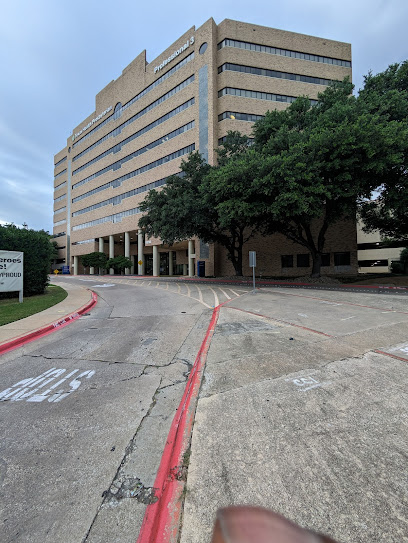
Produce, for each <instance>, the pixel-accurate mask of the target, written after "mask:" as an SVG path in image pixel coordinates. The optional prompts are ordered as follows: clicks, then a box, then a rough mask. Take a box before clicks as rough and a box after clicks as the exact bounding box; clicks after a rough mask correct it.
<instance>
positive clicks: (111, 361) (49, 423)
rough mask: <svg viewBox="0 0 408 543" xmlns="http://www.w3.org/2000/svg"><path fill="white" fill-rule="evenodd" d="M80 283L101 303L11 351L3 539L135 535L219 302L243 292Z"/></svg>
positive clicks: (0, 457)
mask: <svg viewBox="0 0 408 543" xmlns="http://www.w3.org/2000/svg"><path fill="white" fill-rule="evenodd" d="M71 281H76V282H77V283H78V284H80V285H82V286H86V287H91V288H92V289H93V290H95V291H96V292H97V294H98V304H97V306H96V308H94V309H93V310H92V312H91V313H90V314H88V315H84V316H83V317H81V318H80V319H79V320H78V321H76V322H75V323H72V324H71V325H70V326H68V327H66V328H64V329H62V330H58V331H57V332H55V333H53V334H51V335H50V336H47V337H45V338H43V339H41V340H38V341H36V342H33V343H31V344H29V345H27V346H26V347H23V348H20V349H17V350H15V351H13V352H11V353H8V354H6V355H4V356H2V357H1V359H0V382H1V389H0V393H1V392H2V391H4V390H5V389H10V392H11V393H13V394H12V395H11V396H9V398H8V400H6V401H0V421H1V423H0V426H1V438H0V502H1V505H0V540H1V541H2V542H3V543H9V542H10V543H11V542H14V541H18V542H30V543H37V542H38V543H39V542H42V543H45V542H53V543H57V542H64V543H70V542H72V543H78V542H80V541H86V542H87V543H91V542H92V543H94V542H102V541H103V542H107V541H121V542H122V543H124V542H127V541H129V542H130V541H132V542H134V541H135V539H136V537H137V534H138V532H139V528H140V525H141V521H142V518H143V514H144V511H145V508H146V504H147V503H149V500H150V498H151V488H152V485H153V482H154V479H155V475H156V472H157V468H158V464H159V461H160V458H161V454H162V450H163V447H164V443H165V439H166V436H167V433H168V430H169V427H170V424H171V421H172V419H173V416H174V413H175V410H176V408H177V406H178V404H179V401H180V398H181V396H182V392H183V390H184V386H185V381H186V379H187V376H188V372H189V370H190V368H191V365H192V364H193V362H194V359H195V356H196V354H197V351H198V349H199V346H200V344H201V342H202V340H203V336H204V334H205V331H206V329H207V326H208V322H209V318H210V316H211V306H212V305H214V304H215V303H218V302H219V301H224V300H226V299H230V298H231V297H235V295H236V294H239V292H236V291H234V292H235V294H233V293H232V292H231V291H229V290H219V289H218V288H217V287H210V288H206V289H203V290H202V291H201V290H199V289H197V288H195V287H193V286H191V287H189V286H187V287H184V286H178V285H177V284H174V285H171V288H170V289H169V287H168V285H163V286H161V285H160V283H157V284H155V285H153V287H154V288H152V287H151V286H149V284H148V282H146V283H143V284H142V283H138V285H137V287H135V286H134V285H133V284H129V283H127V282H126V281H125V280H124V279H123V280H122V279H117V278H116V279H115V280H114V281H115V282H110V283H108V282H106V280H104V281H103V282H100V281H99V282H98V281H96V280H93V279H91V280H90V279H89V278H88V279H87V278H82V279H81V278H80V279H71ZM143 287H146V288H143ZM238 290H239V289H238ZM35 388H38V390H37V391H36V392H35V391H34V389H35Z"/></svg>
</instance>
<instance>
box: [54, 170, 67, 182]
mask: <svg viewBox="0 0 408 543" xmlns="http://www.w3.org/2000/svg"><path fill="white" fill-rule="evenodd" d="M66 171H67V169H66V168H65V170H62V172H60V173H57V175H54V181H55V180H56V179H57V177H60V175H63V174H64V173H65V172H66Z"/></svg>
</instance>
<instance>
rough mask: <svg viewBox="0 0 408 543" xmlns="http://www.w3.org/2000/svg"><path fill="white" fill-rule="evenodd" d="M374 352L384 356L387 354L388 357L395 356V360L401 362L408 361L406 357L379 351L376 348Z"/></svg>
mask: <svg viewBox="0 0 408 543" xmlns="http://www.w3.org/2000/svg"><path fill="white" fill-rule="evenodd" d="M374 352H375V353H377V354H383V355H385V356H389V357H390V358H395V359H396V360H402V361H403V362H408V358H404V357H402V356H397V355H396V354H391V353H386V352H385V351H379V350H378V349H374Z"/></svg>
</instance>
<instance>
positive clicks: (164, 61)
mask: <svg viewBox="0 0 408 543" xmlns="http://www.w3.org/2000/svg"><path fill="white" fill-rule="evenodd" d="M193 43H194V36H191V38H190V39H189V40H187V41H186V43H185V44H184V45H182V46H181V47H180V49H177V51H174V53H172V54H171V55H170V56H169V57H168V58H166V59H165V60H163V62H162V63H161V64H160V65H159V66H156V67H155V68H154V73H157V72H159V71H160V70H161V69H163V68H164V67H165V66H167V64H168V63H169V62H171V61H172V60H174V59H175V58H176V57H178V56H179V54H180V53H182V52H183V51H185V50H186V49H187V48H188V46H189V45H193Z"/></svg>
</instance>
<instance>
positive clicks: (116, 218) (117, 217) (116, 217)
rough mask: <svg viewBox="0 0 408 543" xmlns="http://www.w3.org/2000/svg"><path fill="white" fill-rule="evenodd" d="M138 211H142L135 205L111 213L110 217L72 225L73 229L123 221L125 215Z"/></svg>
mask: <svg viewBox="0 0 408 543" xmlns="http://www.w3.org/2000/svg"><path fill="white" fill-rule="evenodd" d="M138 213H141V211H140V209H139V208H138V207H135V208H133V209H128V210H127V211H121V212H120V213H115V215H109V216H108V217H102V218H100V219H95V220H93V221H89V222H84V223H82V224H77V225H76V226H73V227H72V230H73V231H74V230H82V229H83V228H89V227H90V226H95V225H97V224H102V223H105V222H113V223H116V222H121V220H122V219H124V218H125V217H130V216H131V215H137V214H138Z"/></svg>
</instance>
